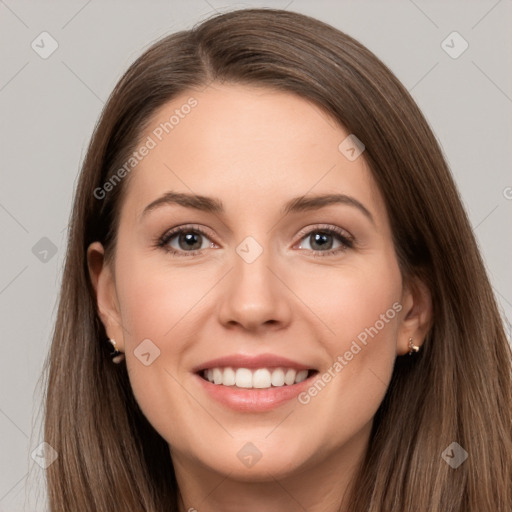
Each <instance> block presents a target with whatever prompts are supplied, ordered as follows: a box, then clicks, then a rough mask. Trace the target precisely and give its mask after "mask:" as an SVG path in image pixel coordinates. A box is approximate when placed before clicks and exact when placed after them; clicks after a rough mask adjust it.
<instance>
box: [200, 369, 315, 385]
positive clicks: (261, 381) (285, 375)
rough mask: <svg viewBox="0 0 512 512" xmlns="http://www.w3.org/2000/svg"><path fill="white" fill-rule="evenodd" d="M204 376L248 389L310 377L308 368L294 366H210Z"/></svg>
mask: <svg viewBox="0 0 512 512" xmlns="http://www.w3.org/2000/svg"><path fill="white" fill-rule="evenodd" d="M203 376H204V378H205V379H206V380H208V381H209V382H212V383H213V384H217V385H219V384H222V385H223V386H237V387H239V388H246V389H252V388H256V389H268V388H270V387H272V386H273V387H281V386H284V385H286V386H291V385H292V384H298V383H299V382H302V381H303V380H305V379H307V377H308V370H299V371H297V370H294V369H293V368H274V369H269V368H258V369H256V370H250V369H248V368H237V369H234V368H230V367H227V368H208V370H204V372H203Z"/></svg>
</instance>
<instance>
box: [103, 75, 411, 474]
mask: <svg viewBox="0 0 512 512" xmlns="http://www.w3.org/2000/svg"><path fill="white" fill-rule="evenodd" d="M190 98H193V99H190ZM187 105H188V106H187ZM172 116H174V117H172ZM166 122H167V125H166V124H165V123H166ZM349 135H350V134H349V133H347V132H346V131H344V130H343V129H342V128H340V127H339V126H337V125H336V124H335V123H334V122H333V121H332V120H331V119H330V118H329V117H328V116H327V115H326V114H324V113H323V112H322V111H321V110H319V109H318V108H317V107H315V106H314V105H312V104H311V103H309V102H307V101H306V100H304V99H302V98H300V97H297V96H295V95H292V94H289V93H284V92H277V91H274V90H270V89H264V88H255V87H248V86H241V85H215V86H210V87H208V88H206V89H205V90H203V91H191V92H190V93H188V94H184V95H182V96H180V97H177V98H176V99H174V100H173V101H172V102H170V103H168V104H167V105H165V107H163V108H162V109H160V110H159V111H158V112H157V114H156V115H155V116H154V118H153V119H152V120H151V122H150V123H149V125H148V128H147V130H146V132H145V133H144V135H143V136H142V137H141V141H140V144H139V145H138V148H140V147H141V146H143V145H145V146H146V148H148V149H147V151H144V150H142V151H139V153H138V155H139V158H140V162H139V163H138V164H137V166H136V167H135V168H134V169H133V170H131V171H130V173H131V174H130V176H129V182H128V183H127V190H126V196H125V200H124V202H123V205H122V209H121V212H120V223H119V232H118V239H117V247H116V255H115V259H114V262H113V267H112V268H110V267H108V266H104V267H103V269H102V270H101V273H100V275H99V279H98V282H97V290H98V302H99V309H100V312H101V316H102V319H103V321H104V323H105V325H106V328H107V333H108V334H109V336H110V337H112V338H115V340H116V341H117V344H118V346H119V347H120V348H121V349H122V350H123V351H124V352H125V353H126V364H127V368H128V372H129V376H130V382H131V385H132V388H133V392H134V394H135V396H136V399H137V401H138V403H139V404H140V407H141V408H142V411H143V412H144V414H145V415H146V417H147V418H148V420H149V421H150V423H151V424H152V425H153V426H154V428H155V429H156V430H157V431H158V432H159V433H160V434H161V435H162V436H163V438H164V439H165V440H166V441H167V442H168V443H169V446H170V449H171V453H172V456H173V459H174V461H175V463H176V464H177V465H178V466H183V467H184V466H186V465H187V464H188V465H189V467H192V466H194V465H195V466H196V467H200V468H202V470H205V469H210V470H215V471H218V472H221V473H223V474H227V473H231V476H233V477H238V478H241V479H258V478H263V477H264V476H265V475H266V476H268V474H269V473H270V474H271V475H273V476H278V475H280V476H284V475H287V474H292V473H293V472H294V471H299V470H303V469H305V468H307V467H313V465H315V464H318V463H319V462H320V461H322V460H326V459H327V458H333V457H334V458H337V457H346V458H347V460H350V458H352V459H354V458H357V457H358V456H360V454H361V453H362V450H363V449H364V447H365V444H366V442H367V440H368V436H369V431H370V427H371V422H372V418H373V416H374V414H375V412H376V411H377V408H378V407H379V404H380V403H381V401H382V399H383V397H384V394H385V392H386V388H387V386H388V383H389V381H390V377H391V374H392V369H393V363H394V360H395V357H396V356H397V354H404V353H406V352H407V340H408V337H409V336H410V335H411V326H410V325H409V324H408V319H407V313H408V312H409V311H410V310H411V309H412V301H413V299H412V296H411V294H410V293H409V292H408V291H407V290H406V289H405V288H404V286H403V283H402V278H401V273H400V270H399V267H398V264H397V258H396V255H395V251H394V248H393V244H392V237H391V231H390V225H389V220H388V217H387V214H386V209H385V206H384V202H383V199H382V197H381V195H380V193H379V191H378V189H377V187H376V185H375V183H374V181H373V179H372V176H371V173H370V171H369V169H368V167H367V165H366V164H365V160H364V152H363V153H362V155H361V156H358V154H359V152H360V150H361V149H362V148H361V146H358V145H357V144H355V142H354V140H353V139H351V138H349V139H347V137H348V136H349ZM143 153H145V155H143ZM125 179H126V178H125ZM117 186H119V185H117ZM107 193H108V192H107ZM199 196H201V197H199ZM322 197H326V198H327V199H322ZM178 228H179V229H182V230H183V231H182V233H181V235H180V233H173V232H171V230H175V229H178ZM95 247H98V244H96V246H95ZM100 247H101V246H100ZM208 378H210V379H211V380H214V382H209V381H208V380H207V379H208ZM303 379H305V380H303ZM294 382H296V383H294ZM338 460H341V459H338ZM354 460H355V459H354ZM191 465H192V466H191Z"/></svg>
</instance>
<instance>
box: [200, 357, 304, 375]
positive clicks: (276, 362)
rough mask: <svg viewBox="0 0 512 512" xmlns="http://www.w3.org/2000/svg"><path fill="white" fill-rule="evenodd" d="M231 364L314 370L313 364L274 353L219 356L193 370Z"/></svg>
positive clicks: (234, 366)
mask: <svg viewBox="0 0 512 512" xmlns="http://www.w3.org/2000/svg"><path fill="white" fill-rule="evenodd" d="M228 366H231V367H232V368H249V369H251V368H252V369H255V368H279V367H281V368H293V369H294V370H312V369H313V368H311V366H307V365H304V364H301V363H299V362H297V361H294V360H292V359H288V358H286V357H281V356H277V355H274V354H258V355H254V356H251V355H247V354H232V355H229V356H224V357H218V358H216V359H211V360H210V361H206V362H204V363H201V364H200V365H198V366H196V367H195V368H194V369H193V370H192V371H193V372H201V371H203V370H207V369H209V368H225V367H228Z"/></svg>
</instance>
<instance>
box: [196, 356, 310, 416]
mask: <svg viewBox="0 0 512 512" xmlns="http://www.w3.org/2000/svg"><path fill="white" fill-rule="evenodd" d="M193 373H194V374H195V376H196V379H197V382H198V383H199V385H200V386H201V388H202V389H203V391H204V392H206V393H207V395H208V396H209V397H210V398H213V399H214V400H216V401H217V402H219V403H220V404H222V405H224V406H227V407H229V408H230V409H235V410H237V411H241V412H263V411H268V410H271V409H274V408H276V407H278V406H280V405H283V404H284V403H286V402H289V401H290V400H292V399H293V398H295V397H297V395H298V394H299V393H300V392H301V391H303V390H304V389H306V388H307V387H308V386H310V385H311V384H312V381H313V379H314V378H315V377H316V376H317V375H318V373H319V371H318V370H317V369H316V368H308V367H307V366H306V365H304V364H300V363H297V362H295V361H292V360H290V359H286V358H281V357H276V356H271V355H261V356H255V357H250V356H240V355H239V356H230V357H225V358H219V359H215V360H212V361H209V362H207V363H204V364H203V365H201V366H200V367H196V368H195V369H194V370H193Z"/></svg>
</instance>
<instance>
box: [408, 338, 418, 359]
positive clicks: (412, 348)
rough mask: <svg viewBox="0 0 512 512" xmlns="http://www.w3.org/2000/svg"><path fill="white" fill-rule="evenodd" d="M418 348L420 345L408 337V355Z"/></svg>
mask: <svg viewBox="0 0 512 512" xmlns="http://www.w3.org/2000/svg"><path fill="white" fill-rule="evenodd" d="M419 349H420V347H418V345H415V344H414V343H413V342H412V338H409V355H412V353H413V352H418V350H419Z"/></svg>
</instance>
